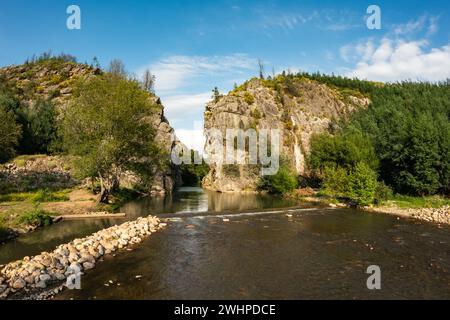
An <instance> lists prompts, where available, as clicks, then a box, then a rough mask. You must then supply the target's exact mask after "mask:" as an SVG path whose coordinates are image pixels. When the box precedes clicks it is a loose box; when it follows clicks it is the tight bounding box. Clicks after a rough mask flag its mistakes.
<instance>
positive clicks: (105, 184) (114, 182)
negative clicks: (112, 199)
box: [97, 173, 120, 204]
mask: <svg viewBox="0 0 450 320" xmlns="http://www.w3.org/2000/svg"><path fill="white" fill-rule="evenodd" d="M98 176H99V179H100V194H99V196H98V199H97V202H99V203H106V204H107V203H109V196H110V195H111V193H112V192H113V191H117V190H118V189H119V186H120V183H119V179H118V178H117V177H115V176H112V177H109V178H103V176H102V175H101V174H100V173H99V174H98Z"/></svg>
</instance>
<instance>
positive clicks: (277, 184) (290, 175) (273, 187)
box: [259, 164, 298, 194]
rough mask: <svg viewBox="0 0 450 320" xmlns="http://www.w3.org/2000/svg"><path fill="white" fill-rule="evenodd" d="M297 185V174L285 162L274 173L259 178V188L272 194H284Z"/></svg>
mask: <svg viewBox="0 0 450 320" xmlns="http://www.w3.org/2000/svg"><path fill="white" fill-rule="evenodd" d="M297 187H298V179H297V175H296V174H295V173H294V172H293V171H292V170H291V168H290V167H289V166H288V165H287V164H282V165H281V166H280V169H279V170H278V172H277V173H276V174H275V175H272V176H264V177H262V178H261V181H260V183H259V188H260V189H261V190H264V191H268V192H269V193H273V194H286V193H288V192H290V191H292V190H294V189H295V188H297Z"/></svg>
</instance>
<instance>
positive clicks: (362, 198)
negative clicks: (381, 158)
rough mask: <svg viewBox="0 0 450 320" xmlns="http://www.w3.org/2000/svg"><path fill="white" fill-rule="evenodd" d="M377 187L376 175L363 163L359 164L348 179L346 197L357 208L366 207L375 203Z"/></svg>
mask: <svg viewBox="0 0 450 320" xmlns="http://www.w3.org/2000/svg"><path fill="white" fill-rule="evenodd" d="M377 186H378V181H377V174H376V172H375V171H373V170H372V169H371V168H370V167H369V166H368V165H366V164H365V163H364V162H360V163H358V164H357V165H356V167H355V168H354V169H353V170H352V171H351V172H350V174H349V177H348V189H349V190H348V197H349V198H350V199H351V200H352V201H354V202H355V203H356V204H358V205H359V206H368V205H371V204H373V203H374V202H375V194H376V190H377Z"/></svg>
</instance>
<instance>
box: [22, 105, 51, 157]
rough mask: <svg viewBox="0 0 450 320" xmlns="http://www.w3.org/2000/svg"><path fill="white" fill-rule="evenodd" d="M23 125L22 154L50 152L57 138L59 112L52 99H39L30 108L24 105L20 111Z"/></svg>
mask: <svg viewBox="0 0 450 320" xmlns="http://www.w3.org/2000/svg"><path fill="white" fill-rule="evenodd" d="M18 117H19V119H20V120H19V121H20V123H21V124H22V127H23V137H22V139H21V141H20V148H19V151H20V153H21V154H37V153H44V154H48V153H50V152H51V151H52V148H53V147H54V145H53V143H54V142H55V140H56V138H57V128H58V125H57V114H56V109H55V106H54V105H53V103H52V102H51V101H45V100H37V101H36V102H35V103H34V105H33V106H32V107H31V108H29V107H26V106H22V107H21V108H20V109H19V112H18Z"/></svg>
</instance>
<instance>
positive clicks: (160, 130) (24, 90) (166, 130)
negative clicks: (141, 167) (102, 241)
mask: <svg viewBox="0 0 450 320" xmlns="http://www.w3.org/2000/svg"><path fill="white" fill-rule="evenodd" d="M102 73H103V71H102V70H101V69H99V68H95V67H92V66H89V65H86V64H80V63H76V62H74V61H65V60H63V59H60V58H50V59H46V60H42V61H35V62H31V63H26V64H23V65H16V66H8V67H5V68H0V83H1V84H4V85H6V86H7V87H9V88H11V90H12V91H13V92H14V93H15V94H16V95H17V97H18V98H19V100H20V101H21V103H22V104H23V105H25V106H27V107H28V108H33V105H34V103H35V102H36V101H37V100H39V99H40V100H46V101H51V102H52V103H53V104H54V105H55V106H56V108H57V109H58V110H60V111H61V112H64V111H63V110H64V108H65V106H67V103H68V102H69V101H70V99H71V97H72V92H73V89H74V87H75V85H76V83H77V81H78V80H80V79H81V78H89V77H95V76H97V75H101V74H102ZM150 99H152V102H153V103H154V104H155V105H157V106H158V107H159V108H158V109H157V110H158V111H157V112H156V113H155V115H154V117H153V119H151V120H150V121H152V123H153V126H154V128H155V130H156V136H155V140H156V141H157V142H158V145H159V146H160V148H162V149H163V150H164V151H166V152H167V154H168V155H170V151H171V148H172V146H173V144H174V143H179V142H178V141H177V140H176V139H175V133H174V130H173V128H172V127H171V126H170V124H169V122H168V120H167V119H166V117H165V116H164V106H163V105H162V103H161V101H160V99H159V98H158V97H157V96H154V95H153V96H151V97H150ZM174 141H175V142H174ZM169 160H170V159H169V157H168V160H167V161H168V165H167V169H166V170H164V171H159V172H156V173H155V174H154V184H153V186H152V188H151V190H150V193H153V194H160V193H164V192H171V191H172V190H173V189H174V187H175V186H176V185H179V184H180V183H181V178H180V173H179V170H178V168H177V167H175V166H172V165H171V164H169ZM126 178H127V179H125V180H126V181H125V182H126V183H127V184H131V183H132V182H133V177H132V176H127V177H126Z"/></svg>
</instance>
